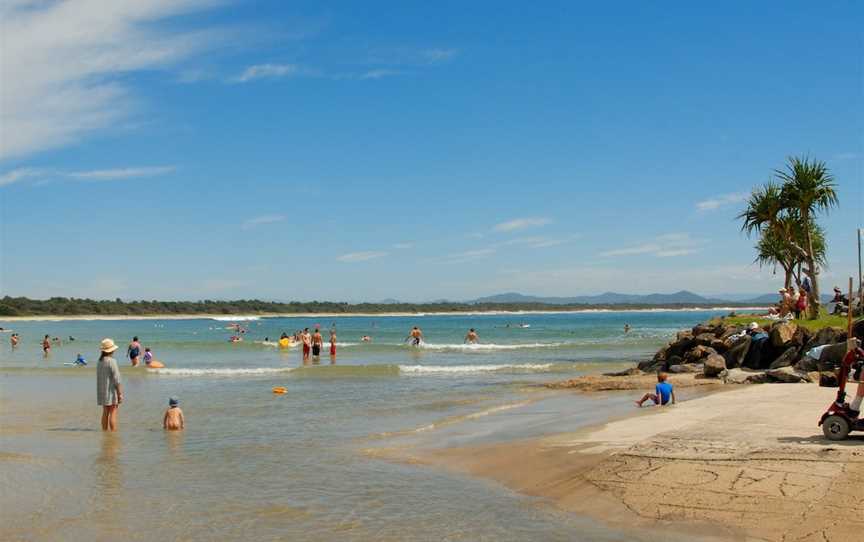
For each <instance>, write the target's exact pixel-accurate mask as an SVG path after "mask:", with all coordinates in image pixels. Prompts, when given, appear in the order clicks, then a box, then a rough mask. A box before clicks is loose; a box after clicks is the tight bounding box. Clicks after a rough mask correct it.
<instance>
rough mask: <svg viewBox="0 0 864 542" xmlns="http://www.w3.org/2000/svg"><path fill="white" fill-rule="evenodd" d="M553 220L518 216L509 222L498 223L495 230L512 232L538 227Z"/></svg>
mask: <svg viewBox="0 0 864 542" xmlns="http://www.w3.org/2000/svg"><path fill="white" fill-rule="evenodd" d="M550 222H552V220H550V219H548V218H516V219H514V220H509V221H507V222H502V223H500V224H496V225H495V227H494V228H492V229H493V231H496V232H511V231H518V230H524V229H527V228H537V227H540V226H545V225H546V224H549V223H550Z"/></svg>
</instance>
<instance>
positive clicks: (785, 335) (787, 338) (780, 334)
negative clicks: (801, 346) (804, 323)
mask: <svg viewBox="0 0 864 542" xmlns="http://www.w3.org/2000/svg"><path fill="white" fill-rule="evenodd" d="M797 331H798V324H795V323H793V322H779V323H778V324H777V325H775V326H774V327H772V328H771V344H772V345H774V346H776V347H778V348H779V347H781V346H786V345H788V344H789V343H791V342H792V340H793V339H794V338H795V333H796V332H797Z"/></svg>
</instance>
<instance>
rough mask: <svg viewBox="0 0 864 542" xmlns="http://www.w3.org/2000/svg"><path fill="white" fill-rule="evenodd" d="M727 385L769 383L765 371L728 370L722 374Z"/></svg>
mask: <svg viewBox="0 0 864 542" xmlns="http://www.w3.org/2000/svg"><path fill="white" fill-rule="evenodd" d="M720 377H721V378H722V379H723V382H725V383H726V384H762V383H763V382H767V381H768V376H767V375H766V374H765V373H764V372H763V371H745V370H744V369H727V370H726V371H724V372H722V373H720Z"/></svg>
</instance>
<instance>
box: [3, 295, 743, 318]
mask: <svg viewBox="0 0 864 542" xmlns="http://www.w3.org/2000/svg"><path fill="white" fill-rule="evenodd" d="M723 305H724V306H730V305H731V306H734V304H729V303H724V304H723ZM699 306H700V307H703V306H706V307H707V306H710V305H699ZM649 307H650V308H657V307H658V306H657V305H650V306H649V305H584V304H575V305H549V304H544V303H458V302H442V303H338V302H332V301H303V302H301V301H292V302H290V303H278V302H274V301H261V300H258V299H238V300H235V301H211V300H204V301H156V300H153V301H122V300H120V299H115V300H113V301H109V300H98V301H97V300H95V299H79V298H74V297H73V298H69V297H52V298H50V299H29V298H27V297H9V296H6V297H3V298H2V299H0V316H96V315H117V316H134V315H140V316H150V315H160V314H165V315H175V314H225V315H230V314H237V315H240V314H249V315H254V314H264V313H272V314H299V313H344V314H351V313H387V312H408V313H416V312H441V313H447V312H464V311H538V310H542V311H566V310H579V309H617V310H621V309H639V308H649ZM664 307H665V308H689V307H693V305H685V304H671V305H664Z"/></svg>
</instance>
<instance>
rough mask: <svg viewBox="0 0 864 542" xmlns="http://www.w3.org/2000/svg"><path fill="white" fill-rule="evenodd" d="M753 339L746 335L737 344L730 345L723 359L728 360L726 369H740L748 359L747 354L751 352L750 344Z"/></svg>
mask: <svg viewBox="0 0 864 542" xmlns="http://www.w3.org/2000/svg"><path fill="white" fill-rule="evenodd" d="M751 342H752V339H751V338H750V337H749V336H747V335H745V336H743V337H741V338H739V339H738V340H736V341H735V342H731V339H730V343H731V346H730V347H729V349H728V350H726V352H725V353H724V354H723V357H724V358H725V359H726V367H728V368H730V369H733V368H735V367H740V366H741V364H742V363H744V360H745V359H747V352H749V351H750V343H751Z"/></svg>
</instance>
